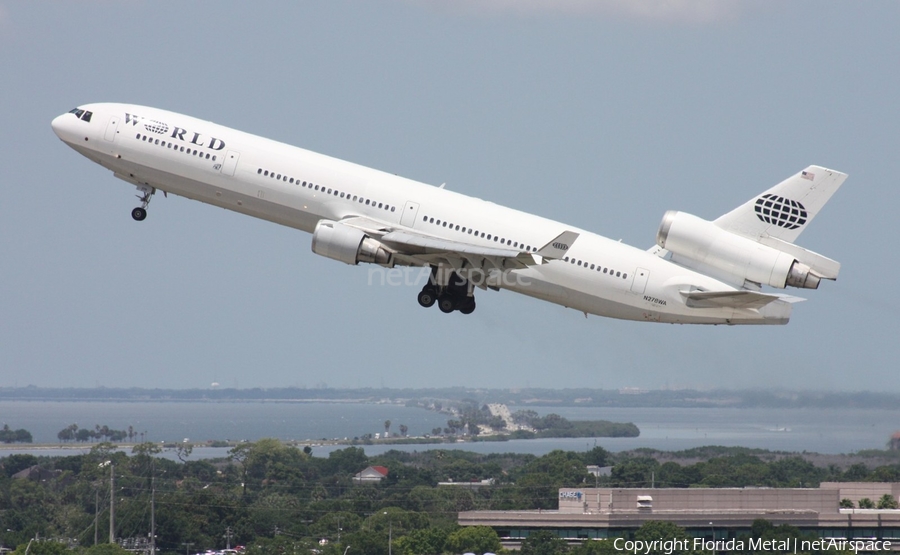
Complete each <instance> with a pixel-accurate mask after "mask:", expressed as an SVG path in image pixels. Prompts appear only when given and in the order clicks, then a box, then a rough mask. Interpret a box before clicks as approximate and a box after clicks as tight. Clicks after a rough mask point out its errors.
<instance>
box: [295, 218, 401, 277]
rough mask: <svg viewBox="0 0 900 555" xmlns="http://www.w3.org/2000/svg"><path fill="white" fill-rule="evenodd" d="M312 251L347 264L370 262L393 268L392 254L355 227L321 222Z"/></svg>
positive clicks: (315, 234) (315, 233)
mask: <svg viewBox="0 0 900 555" xmlns="http://www.w3.org/2000/svg"><path fill="white" fill-rule="evenodd" d="M312 251H313V252H314V253H316V254H320V255H322V256H325V257H327V258H333V259H334V260H339V261H341V262H344V263H345V264H354V265H355V264H359V263H360V262H368V263H371V264H380V265H381V266H391V257H392V252H391V251H390V249H388V248H387V247H386V246H385V245H383V244H382V243H380V242H378V241H377V240H376V239H373V238H371V237H369V236H368V235H366V234H365V232H363V231H362V230H359V229H357V228H355V227H350V226H348V225H344V224H342V223H340V222H335V221H331V220H321V221H320V222H319V223H318V224H316V230H315V231H314V232H313V238H312Z"/></svg>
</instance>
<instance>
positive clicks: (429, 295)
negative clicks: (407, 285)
mask: <svg viewBox="0 0 900 555" xmlns="http://www.w3.org/2000/svg"><path fill="white" fill-rule="evenodd" d="M417 300H418V301H419V305H421V306H422V307H424V308H430V307H432V306H434V303H435V302H437V296H436V295H435V294H434V291H433V290H431V289H422V290H421V291H419V296H418V298H417Z"/></svg>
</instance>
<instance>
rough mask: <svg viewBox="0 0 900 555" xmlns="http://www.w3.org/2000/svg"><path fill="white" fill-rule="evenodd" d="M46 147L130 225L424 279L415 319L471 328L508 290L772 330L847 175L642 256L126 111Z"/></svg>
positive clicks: (261, 142) (815, 173)
mask: <svg viewBox="0 0 900 555" xmlns="http://www.w3.org/2000/svg"><path fill="white" fill-rule="evenodd" d="M52 127H53V130H54V132H55V133H56V135H57V136H58V137H59V138H60V139H61V140H62V141H63V142H65V143H66V144H67V145H69V146H70V147H72V148H73V149H74V150H75V151H77V152H78V153H80V154H82V155H84V156H85V157H86V158H88V159H90V160H92V161H94V162H96V163H98V164H100V165H101V166H103V167H105V168H107V169H109V170H110V171H112V172H113V175H115V176H116V177H118V178H120V179H122V180H124V181H126V182H128V183H130V184H132V185H134V186H135V187H137V191H138V198H139V200H140V205H139V206H137V207H136V208H134V210H132V213H131V215H132V217H133V218H134V219H135V220H137V221H142V220H144V219H145V218H146V217H147V208H148V206H149V204H150V201H151V199H152V198H154V195H155V194H156V193H157V192H158V191H162V192H164V193H171V194H174V195H178V196H182V197H186V198H190V199H194V200H198V201H201V202H205V203H208V204H212V205H214V206H218V207H221V208H227V209H229V210H234V211H235V212H240V213H242V214H246V215H249V216H254V217H257V218H262V219H264V220H268V221H271V222H275V223H277V224H281V225H285V226H289V227H292V228H295V229H298V230H301V231H305V232H308V233H311V234H312V241H311V245H312V251H313V252H314V253H315V254H318V255H321V256H325V257H328V258H331V259H334V260H337V261H339V262H344V263H346V264H350V265H357V264H360V263H366V264H378V265H380V266H383V267H386V268H393V267H397V266H413V267H423V268H430V269H431V277H430V279H429V280H428V281H427V283H426V284H425V285H424V286H423V287H422V289H421V291H419V292H418V298H417V300H418V303H419V304H420V305H421V306H423V307H431V306H434V305H437V306H438V308H439V309H440V310H441V312H444V313H452V312H456V311H458V312H460V313H462V314H470V313H471V312H472V311H474V310H475V293H476V291H480V290H485V291H487V290H499V289H507V290H510V291H514V292H516V293H521V294H523V295H528V296H530V297H534V298H536V299H541V300H544V301H548V302H551V303H555V304H558V305H562V306H565V307H569V308H573V309H575V310H578V311H581V312H584V313H585V314H586V315H587V314H596V315H599V316H607V317H610V318H621V319H625V320H638V321H647V322H665V323H672V324H731V325H734V324H786V323H787V322H788V320H789V319H790V315H791V307H792V305H793V304H794V303H796V302H797V301H800V300H803V299H800V298H798V297H795V296H792V295H789V294H785V293H783V292H781V291H783V290H785V289H786V288H788V287H793V288H800V289H816V288H818V286H819V283H820V282H821V281H822V280H834V279H837V275H838V271H839V270H840V264H839V263H837V262H835V261H834V260H831V259H829V258H826V257H824V256H822V255H820V254H817V253H814V252H812V251H809V250H807V249H804V248H802V247H800V246H798V245H797V244H796V243H795V241H796V240H797V237H798V236H799V235H800V233H802V232H803V230H804V229H806V228H807V226H809V224H810V223H811V222H812V220H813V218H815V216H816V214H818V213H819V211H820V210H821V209H822V207H823V206H824V205H825V203H826V202H827V201H828V199H829V198H831V195H832V194H834V192H835V191H836V190H837V189H838V187H840V186H841V184H842V183H843V182H844V180H845V179H846V177H847V175H846V174H844V173H841V172H838V171H835V170H830V169H827V168H824V167H821V166H809V167H807V168H805V169H804V170H802V171H800V172H798V173H796V174H794V175H792V176H790V177H788V178H787V179H785V180H784V181H782V182H781V183H779V184H777V185H775V186H774V187H772V188H770V189H768V190H766V191H764V192H762V193H760V194H759V195H757V196H754V197H753V198H751V199H750V200H748V201H747V202H745V203H744V204H741V205H740V206H738V207H737V208H735V209H734V210H732V211H731V212H728V213H727V214H724V215H722V216H720V217H719V218H717V219H715V220H712V221H708V220H704V219H701V218H699V217H696V216H693V215H691V214H687V213H684V212H674V211H670V212H667V213H666V214H665V215H664V216H663V219H662V223H661V224H660V227H659V230H658V231H657V234H656V244H655V245H653V246H652V247H651V248H649V249H640V248H635V247H631V246H628V245H625V244H622V243H621V242H618V241H613V240H610V239H607V238H606V237H603V236H601V235H598V234H596V233H592V232H590V231H587V230H584V229H579V228H577V227H574V226H570V225H567V224H565V223H562V222H556V221H552V220H549V219H546V218H542V217H540V216H536V215H533V214H528V213H525V212H521V211H518V210H514V209H512V208H506V207H504V206H499V205H497V204H494V203H491V202H486V201H484V200H481V199H477V198H473V197H469V196H466V195H462V194H459V193H456V192H453V191H449V190H446V189H444V188H443V187H434V186H431V185H427V184H424V183H419V182H416V181H412V180H409V179H404V178H402V177H398V176H395V175H391V174H388V173H385V172H381V171H378V170H374V169H371V168H367V167H363V166H360V165H357V164H353V163H350V162H345V161H342V160H338V159H336V158H332V157H329V156H325V155H323V154H317V153H315V152H310V151H308V150H304V149H302V148H297V147H294V146H290V145H287V144H284V143H280V142H276V141H273V140H270V139H266V138H263V137H259V136H255V135H251V134H249V133H244V132H241V131H237V130H235V129H230V128H228V127H224V126H222V125H217V124H215V123H211V122H209V121H204V120H201V119H197V118H193V117H190V116H186V115H182V114H178V113H174V112H170V111H166V110H160V109H157V108H150V107H147V106H137V105H132V104H116V103H96V104H85V105H82V106H79V107H78V108H75V109H73V110H71V111H70V112H67V113H65V114H62V115H60V116H58V117H57V118H55V119H54V120H53V122H52Z"/></svg>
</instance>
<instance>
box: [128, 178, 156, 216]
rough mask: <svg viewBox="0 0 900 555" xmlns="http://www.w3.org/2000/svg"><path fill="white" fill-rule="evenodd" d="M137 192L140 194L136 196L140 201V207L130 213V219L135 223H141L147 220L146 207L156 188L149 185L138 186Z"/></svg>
mask: <svg viewBox="0 0 900 555" xmlns="http://www.w3.org/2000/svg"><path fill="white" fill-rule="evenodd" d="M137 190H138V192H139V193H141V194H139V195H136V196H137V198H139V199H140V200H141V205H140V206H138V207H137V208H135V209H134V210H132V211H131V217H132V218H134V220H135V221H136V222H142V221H144V220H145V219H146V218H147V206H149V205H150V197H152V196H153V193H155V192H156V188H155V187H151V186H149V185H138V188H137Z"/></svg>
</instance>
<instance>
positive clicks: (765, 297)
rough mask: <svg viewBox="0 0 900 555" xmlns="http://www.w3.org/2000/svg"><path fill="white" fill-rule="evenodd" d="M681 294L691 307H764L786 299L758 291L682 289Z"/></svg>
mask: <svg viewBox="0 0 900 555" xmlns="http://www.w3.org/2000/svg"><path fill="white" fill-rule="evenodd" d="M681 295H682V296H683V297H684V300H685V302H684V304H685V305H687V306H688V307H689V308H762V307H764V306H766V305H767V304H769V303H771V302H772V301H778V300H785V299H784V298H782V296H781V295H770V294H767V293H760V292H758V291H681ZM792 299H794V297H792ZM797 300H800V299H797Z"/></svg>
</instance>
